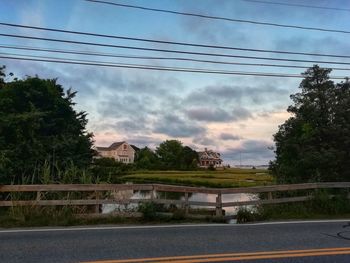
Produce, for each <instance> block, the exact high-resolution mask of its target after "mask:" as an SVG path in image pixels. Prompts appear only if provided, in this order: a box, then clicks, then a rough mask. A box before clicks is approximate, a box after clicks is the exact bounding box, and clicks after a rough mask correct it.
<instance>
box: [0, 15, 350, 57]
mask: <svg viewBox="0 0 350 263" xmlns="http://www.w3.org/2000/svg"><path fill="white" fill-rule="evenodd" d="M0 25H1V26H7V27H16V28H26V29H34V30H43V31H49V32H59V33H67V34H74V35H84V36H94V37H105V38H112V39H123V40H132V41H141V42H148V43H158V44H170V45H180V46H191V47H203V48H214V49H226V50H237V51H249V52H263V53H277V54H289V55H305V56H318V57H334V58H350V56H347V55H338V54H320V53H308V52H295V51H283V50H268V49H255V48H241V47H232V46H219V45H208V44H199V43H187V42H177V41H165V40H158V39H148V38H137V37H127V36H118V35H107V34H98V33H92V32H82V31H72V30H63V29H57V28H48V27H37V26H29V25H20V24H12V23H3V22H0Z"/></svg>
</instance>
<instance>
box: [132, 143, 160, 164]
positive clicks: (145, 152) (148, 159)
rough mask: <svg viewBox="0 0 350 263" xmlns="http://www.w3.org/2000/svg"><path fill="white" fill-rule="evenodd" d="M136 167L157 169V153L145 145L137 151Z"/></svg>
mask: <svg viewBox="0 0 350 263" xmlns="http://www.w3.org/2000/svg"><path fill="white" fill-rule="evenodd" d="M135 164H136V167H137V168H138V169H146V170H157V169H160V167H159V159H158V157H157V155H156V154H155V153H154V152H153V151H152V150H151V149H150V148H148V147H147V146H146V147H145V148H142V149H140V150H139V151H138V153H137V155H136V159H135Z"/></svg>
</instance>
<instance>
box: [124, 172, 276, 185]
mask: <svg viewBox="0 0 350 263" xmlns="http://www.w3.org/2000/svg"><path fill="white" fill-rule="evenodd" d="M122 179H123V180H124V181H130V182H134V183H166V184H176V185H187V186H206V187H249V186H260V185H261V186H262V185H271V184H274V179H273V177H272V176H271V175H269V174H268V171H266V170H258V169H238V168H231V169H225V170H218V171H207V170H202V171H143V172H135V173H133V174H130V175H126V176H123V177H122Z"/></svg>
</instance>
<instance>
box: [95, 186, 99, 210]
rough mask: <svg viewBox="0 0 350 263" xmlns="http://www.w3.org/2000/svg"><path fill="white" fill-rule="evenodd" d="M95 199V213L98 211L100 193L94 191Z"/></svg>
mask: <svg viewBox="0 0 350 263" xmlns="http://www.w3.org/2000/svg"><path fill="white" fill-rule="evenodd" d="M95 199H96V205H95V213H96V214H99V213H100V204H98V200H99V199H100V193H99V192H97V191H95Z"/></svg>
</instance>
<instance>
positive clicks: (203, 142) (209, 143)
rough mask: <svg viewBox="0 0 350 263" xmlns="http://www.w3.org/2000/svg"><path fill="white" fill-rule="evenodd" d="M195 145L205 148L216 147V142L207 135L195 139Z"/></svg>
mask: <svg viewBox="0 0 350 263" xmlns="http://www.w3.org/2000/svg"><path fill="white" fill-rule="evenodd" d="M193 143H197V144H200V145H204V146H215V145H216V141H215V140H213V139H211V138H209V137H207V136H205V135H203V136H198V137H195V138H194V139H193Z"/></svg>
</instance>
